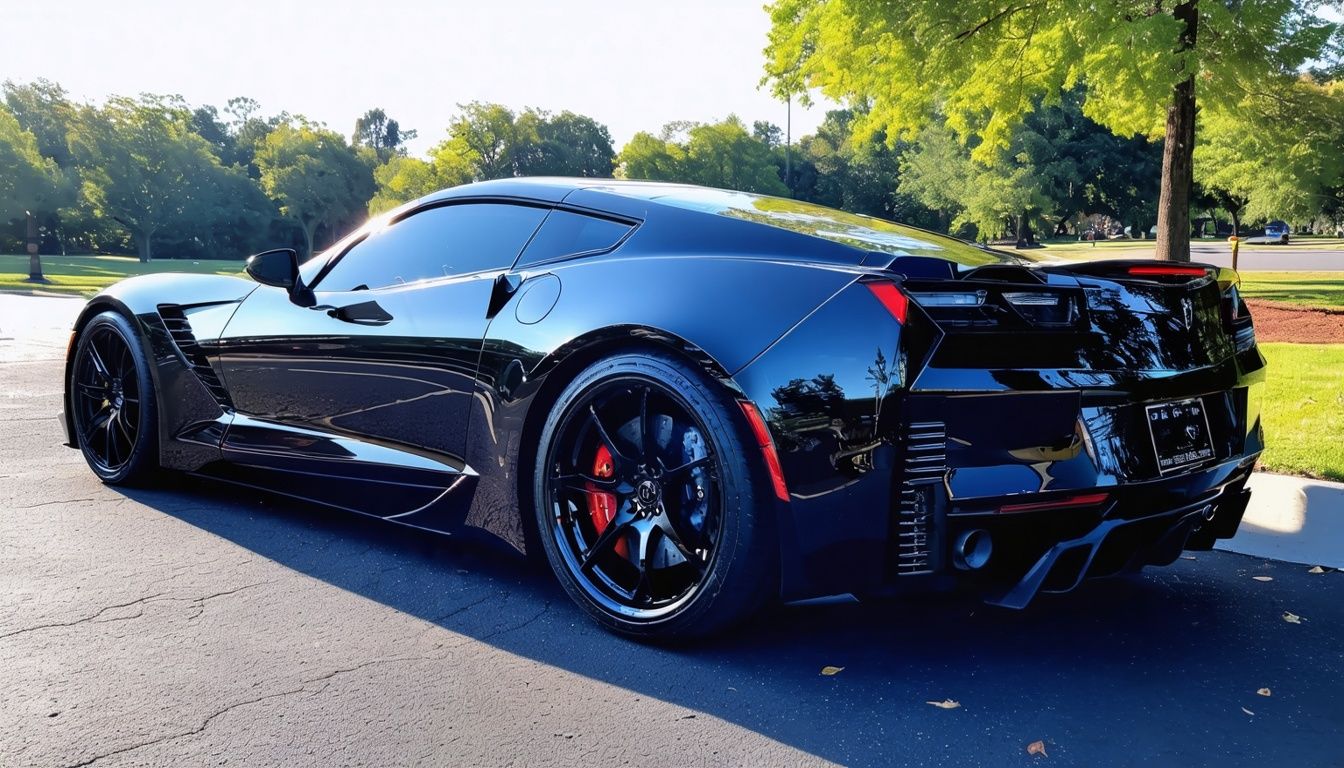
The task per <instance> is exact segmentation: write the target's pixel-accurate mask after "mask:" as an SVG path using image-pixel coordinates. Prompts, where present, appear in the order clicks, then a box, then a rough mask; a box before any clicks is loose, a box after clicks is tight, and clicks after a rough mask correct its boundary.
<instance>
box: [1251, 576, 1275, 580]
mask: <svg viewBox="0 0 1344 768" xmlns="http://www.w3.org/2000/svg"><path fill="white" fill-rule="evenodd" d="M1251 578H1252V579H1255V580H1256V581H1273V580H1274V577H1273V576H1252V577H1251Z"/></svg>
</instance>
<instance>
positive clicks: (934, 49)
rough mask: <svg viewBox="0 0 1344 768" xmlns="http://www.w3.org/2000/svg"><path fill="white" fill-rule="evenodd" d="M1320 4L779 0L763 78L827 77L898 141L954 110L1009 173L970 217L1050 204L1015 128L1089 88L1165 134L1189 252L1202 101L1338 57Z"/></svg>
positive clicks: (1167, 231)
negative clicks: (1030, 184)
mask: <svg viewBox="0 0 1344 768" xmlns="http://www.w3.org/2000/svg"><path fill="white" fill-rule="evenodd" d="M1322 6H1333V7H1335V8H1336V9H1338V8H1339V7H1340V3H1339V2H1337V1H1332V2H1322V0H1236V1H1235V2H1233V1H1232V0H1224V1H1223V2H1219V1H1218V0H1206V2H1204V3H1198V2H1197V0H1177V1H1176V2H1172V3H1168V4H1164V3H1161V2H1153V1H1152V0H1141V1H1140V0H1117V1H1116V2H1105V3H1078V2H1074V0H1039V1H1036V2H1020V0H962V1H961V2H955V3H953V2H945V0H909V1H908V2H902V3H886V2H873V1H872V0H775V2H773V3H771V4H770V5H769V6H768V9H769V11H770V14H771V20H772V27H771V30H770V33H769V44H768V46H767V47H766V50H765V53H766V77H765V82H767V83H769V84H770V85H771V87H772V88H773V90H774V92H775V94H776V95H777V96H779V97H781V98H785V97H791V96H793V95H795V94H802V95H803V96H804V98H806V93H807V92H806V89H808V88H815V89H819V90H820V91H821V92H822V93H823V94H825V95H826V96H829V97H831V98H833V99H836V100H839V101H846V102H848V103H851V104H854V105H856V106H861V107H862V108H863V111H862V117H861V119H860V120H859V121H858V123H857V125H856V132H857V133H858V134H859V135H861V136H862V135H864V134H866V133H873V132H876V131H879V130H881V131H884V132H885V134H886V137H887V141H888V142H889V143H891V144H892V145H893V146H894V145H895V143H896V142H897V141H900V140H908V141H913V140H915V139H916V138H918V137H920V135H921V132H922V131H923V130H924V129H925V128H927V127H928V125H929V124H931V123H933V122H945V123H946V125H947V126H948V127H949V128H950V129H951V130H952V132H953V134H954V135H955V136H956V137H957V138H958V139H959V140H960V141H961V142H963V143H964V144H967V145H968V146H970V147H972V148H973V151H972V160H973V161H975V162H977V163H980V164H983V165H984V166H987V167H994V166H1002V167H1003V169H1004V171H1005V172H1004V173H1002V174H998V175H996V176H993V177H992V178H989V179H986V180H984V181H985V182H986V185H985V186H986V187H987V188H984V187H978V188H977V189H975V190H971V192H973V193H974V194H973V196H972V198H969V199H966V200H964V201H963V205H964V213H963V214H962V216H963V218H965V219H969V220H974V221H977V222H981V223H986V222H984V221H983V220H984V219H985V218H986V217H992V216H993V215H994V214H995V213H996V211H997V210H1001V209H1004V208H1007V207H1010V206H1014V205H1017V204H1031V203H1032V202H1039V199H1038V198H1037V196H1036V195H1035V194H1034V193H1033V192H1032V191H1031V190H1024V189H1021V188H1019V186H1018V185H1017V184H1016V181H1015V175H1016V178H1017V179H1028V178H1029V177H1030V174H1029V173H1025V174H1024V173H1023V172H1024V171H1026V167H1027V166H1026V164H1022V163H1019V162H1017V161H1018V160H1019V157H1020V153H1019V152H1018V151H1016V150H1015V149H1014V147H1013V144H1014V140H1015V138H1017V133H1016V131H1017V129H1018V127H1019V126H1020V124H1021V122H1022V120H1023V118H1024V117H1025V116H1026V115H1027V114H1029V113H1031V112H1032V111H1033V110H1035V109H1036V108H1037V107H1038V106H1040V105H1045V106H1047V107H1049V106H1055V105H1058V104H1060V102H1061V100H1062V99H1063V98H1064V96H1065V94H1068V93H1071V92H1074V91H1075V90H1076V89H1079V88H1082V89H1084V93H1085V94H1086V96H1085V98H1084V100H1083V102H1082V111H1083V114H1085V115H1086V116H1087V117H1089V118H1091V119H1092V120H1094V121H1095V122H1096V123H1098V124H1100V125H1102V126H1105V127H1106V128H1107V129H1109V130H1111V131H1113V132H1114V133H1116V134H1117V135H1120V136H1126V137H1128V136H1147V137H1150V138H1156V137H1158V136H1165V137H1166V138H1167V142H1166V144H1165V145H1164V148H1165V150H1166V151H1167V153H1168V155H1169V159H1170V160H1171V163H1170V165H1169V166H1168V165H1167V164H1165V163H1164V166H1163V168H1164V171H1163V172H1164V174H1166V177H1165V178H1164V179H1163V187H1162V198H1161V200H1162V207H1161V210H1159V211H1158V220H1159V224H1160V227H1159V231H1160V232H1161V233H1163V235H1164V238H1163V240H1162V242H1161V243H1160V244H1159V248H1158V254H1159V256H1160V257H1162V258H1177V259H1180V258H1188V255H1189V248H1188V242H1187V240H1186V233H1185V231H1183V230H1184V229H1185V226H1186V224H1187V221H1186V214H1187V213H1188V197H1189V193H1190V187H1191V179H1190V176H1189V168H1190V163H1191V161H1192V153H1193V151H1194V141H1193V139H1194V136H1195V125H1194V119H1195V118H1194V115H1195V113H1196V101H1195V100H1196V98H1198V104H1199V108H1200V109H1201V110H1202V111H1203V112H1204V113H1227V112H1230V111H1232V110H1234V109H1236V108H1237V107H1238V105H1241V104H1243V102H1244V101H1245V99H1246V98H1247V97H1248V96H1249V97H1252V98H1255V99H1272V98H1274V96H1275V94H1277V93H1278V92H1279V91H1281V90H1282V89H1284V88H1285V87H1289V86H1291V83H1292V82H1293V81H1294V80H1295V79H1296V77H1297V74H1298V71H1299V69H1300V68H1302V67H1303V66H1305V65H1306V64H1308V63H1309V62H1313V61H1317V60H1327V63H1332V62H1329V60H1330V59H1331V57H1333V56H1335V55H1337V54H1338V52H1339V50H1338V47H1337V45H1336V43H1337V42H1338V41H1337V38H1336V33H1337V25H1336V24H1334V23H1331V22H1328V21H1326V20H1324V18H1323V17H1322V16H1320V15H1319V14H1318V11H1319V10H1320V8H1321V7H1322ZM1178 86H1179V87H1178ZM1196 94H1198V96H1197V97H1196ZM1300 129H1301V126H1299V130H1300ZM1005 153H1007V154H1006V155H1005ZM1005 157H1007V158H1011V160H1012V162H1008V163H1005V161H1004V159H1005ZM982 191H983V192H986V193H987V194H981V192H982ZM1006 198H1015V199H1012V200H1009V199H1006ZM1022 218H1023V219H1025V218H1026V215H1025V213H1024V214H1022ZM1019 240H1021V236H1020V235H1019Z"/></svg>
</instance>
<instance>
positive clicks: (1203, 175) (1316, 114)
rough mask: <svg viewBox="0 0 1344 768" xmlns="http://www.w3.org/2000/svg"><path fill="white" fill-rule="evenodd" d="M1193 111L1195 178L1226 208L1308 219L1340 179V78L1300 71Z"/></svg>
mask: <svg viewBox="0 0 1344 768" xmlns="http://www.w3.org/2000/svg"><path fill="white" fill-rule="evenodd" d="M1200 117H1201V120H1202V122H1201V126H1200V131H1201V135H1202V136H1203V137H1204V138H1203V141H1202V142H1201V143H1200V145H1199V146H1198V147H1197V148H1196V150H1195V178H1196V180H1197V181H1199V182H1200V184H1202V185H1203V186H1204V187H1205V188H1206V189H1207V190H1209V191H1210V192H1212V193H1213V194H1214V197H1215V199H1217V200H1218V201H1219V203H1220V204H1221V205H1223V206H1224V207H1225V208H1227V209H1229V210H1230V211H1232V212H1233V213H1234V214H1241V213H1243V211H1244V215H1245V216H1246V217H1247V218H1250V219H1269V218H1296V219H1298V220H1302V219H1310V218H1311V217H1313V216H1315V215H1316V214H1317V212H1319V211H1320V210H1321V208H1322V206H1323V205H1324V203H1325V202H1326V200H1327V196H1328V195H1329V192H1330V189H1331V187H1335V186H1338V185H1339V184H1340V183H1341V180H1342V179H1344V151H1341V147H1344V83H1329V84H1326V85H1320V84H1317V83H1315V82H1313V81H1311V80H1309V79H1305V78H1303V79H1299V80H1297V81H1296V82H1294V83H1292V84H1291V85H1290V86H1288V87H1286V88H1284V89H1282V90H1280V91H1278V92H1276V93H1274V94H1273V97H1272V98H1265V97H1262V96H1260V95H1255V96H1250V95H1248V96H1246V97H1245V98H1244V99H1243V100H1242V101H1241V102H1240V103H1239V104H1238V105H1237V108H1236V109H1235V110H1228V111H1208V112H1205V113H1204V114H1202V115H1201V116H1200ZM1243 206H1244V209H1243Z"/></svg>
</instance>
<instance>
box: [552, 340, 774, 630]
mask: <svg viewBox="0 0 1344 768" xmlns="http://www.w3.org/2000/svg"><path fill="white" fill-rule="evenodd" d="M678 409H680V412H678ZM745 429H747V426H746V424H745V417H744V416H743V415H742V413H741V410H740V406H738V404H737V403H736V402H735V401H734V400H733V399H732V398H731V397H729V396H728V395H727V393H726V392H724V390H723V387H722V386H721V385H719V384H717V383H716V382H713V381H712V380H710V379H709V378H708V377H707V376H705V375H704V374H702V373H701V372H700V371H699V370H696V369H695V368H694V367H693V366H691V365H689V364H687V363H684V362H682V361H681V360H678V359H676V358H673V357H671V356H666V355H662V354H649V353H636V354H620V355H615V356H612V357H609V358H607V359H604V360H601V361H599V362H597V363H594V364H593V365H591V366H589V367H588V368H587V369H585V370H584V371H583V372H581V373H580V374H579V375H578V376H577V377H575V378H574V380H573V381H572V382H570V384H569V385H568V386H567V387H565V389H564V391H562V392H561V393H560V395H559V397H558V398H557V400H556V402H555V404H554V406H553V408H552V410H551V413H550V415H549V417H548V418H547V420H546V423H545V426H544V427H543V429H542V432H541V438H540V447H539V449H538V451H537V461H536V465H535V467H534V472H533V498H534V499H535V513H536V518H537V532H538V537H539V538H540V539H541V543H542V546H543V549H544V551H545V552H546V558H547V560H548V561H549V562H550V564H551V567H552V569H553V570H554V571H555V574H556V577H557V578H558V579H559V580H560V583H561V584H562V585H563V586H564V588H565V591H566V592H568V593H569V595H570V597H571V598H573V599H574V601H575V602H576V603H578V604H579V606H580V607H582V608H583V609H584V610H585V611H587V612H588V614H589V615H591V616H592V617H593V618H594V619H596V620H597V622H598V623H599V624H601V625H602V626H604V627H606V628H607V629H609V630H612V631H614V632H616V633H619V634H622V635H626V636H628V637H633V638H637V639H643V640H659V641H670V640H677V639H685V638H692V637H699V636H704V635H708V634H712V633H715V632H718V631H720V630H723V629H724V628H726V627H728V626H729V625H731V624H733V623H735V622H737V621H740V620H741V619H743V618H745V617H746V616H748V615H749V614H750V613H752V612H753V611H755V610H756V609H757V608H758V607H759V606H760V605H761V603H762V602H763V601H764V600H765V599H766V598H767V596H768V594H769V592H770V590H771V589H772V588H773V586H774V584H775V570H776V568H775V565H774V563H775V552H776V551H777V550H776V548H775V546H774V543H773V537H772V536H771V534H770V531H771V530H772V529H773V526H772V522H773V508H772V506H767V505H768V504H770V505H772V504H773V498H774V497H773V494H771V493H770V492H769V490H768V486H767V487H766V488H765V490H761V491H758V488H760V483H759V482H754V480H755V479H756V478H759V477H760V476H761V475H762V473H763V472H764V470H763V468H759V467H755V466H753V465H752V464H751V463H750V462H753V461H757V462H758V463H759V460H758V459H757V458H756V457H757V456H758V455H759V453H760V451H759V449H755V448H752V449H748V447H747V446H749V445H750V442H749V441H747V440H745V439H744V430H745ZM678 441H679V442H678ZM603 450H606V451H607V452H606V454H602V453H601V451H603ZM679 451H680V453H678V452H679ZM604 457H605V459H604ZM600 460H605V461H606V462H607V463H606V464H605V465H594V466H592V467H591V468H589V465H588V462H590V461H600ZM603 469H605V470H606V474H605V475H604V474H602V472H601V470H603ZM651 486H656V487H651ZM604 498H605V501H604V500H603V499H604ZM595 504H596V505H597V508H596V509H595V508H594V505H595ZM603 504H605V505H606V506H605V507H603V506H602V505H603ZM585 505H586V506H585ZM608 513H609V514H608ZM599 518H601V519H605V520H606V521H607V522H605V523H601V525H602V527H598V526H599ZM604 534H605V535H604ZM622 542H624V547H625V550H624V552H622V549H621V548H622ZM622 563H624V565H622ZM632 582H633V586H631V583H632ZM660 593H664V594H660Z"/></svg>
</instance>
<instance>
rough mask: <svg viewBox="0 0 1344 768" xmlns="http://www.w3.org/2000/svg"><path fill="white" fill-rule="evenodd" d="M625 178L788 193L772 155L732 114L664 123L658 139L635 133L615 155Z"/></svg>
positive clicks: (765, 145) (781, 193) (764, 144)
mask: <svg viewBox="0 0 1344 768" xmlns="http://www.w3.org/2000/svg"><path fill="white" fill-rule="evenodd" d="M617 162H618V163H619V164H620V167H621V171H622V174H623V175H624V177H625V178H630V179H653V180H657V181H679V182H684V183H689V184H703V185H705V186H710V187H722V188H725V189H738V190H742V191H745V192H759V193H764V194H771V195H783V194H787V193H788V188H787V187H785V186H784V182H783V181H781V180H780V167H779V162H778V161H777V157H776V154H775V153H774V152H773V151H772V150H771V148H770V147H769V146H768V145H767V144H766V143H765V142H764V141H762V140H761V139H760V138H758V137H757V136H754V135H752V134H751V133H750V132H748V130H747V127H746V125H744V124H743V123H742V121H741V120H740V119H739V118H738V117H737V116H736V115H729V116H728V118H727V119H726V120H723V121H722V122H718V123H707V124H702V123H686V124H676V123H673V124H669V125H667V126H664V128H663V137H662V138H656V137H654V136H652V135H650V134H647V133H642V132H641V133H638V134H635V137H634V138H633V139H631V141H630V143H629V144H626V145H625V148H624V149H622V150H621V154H620V155H619V156H618V157H617Z"/></svg>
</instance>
